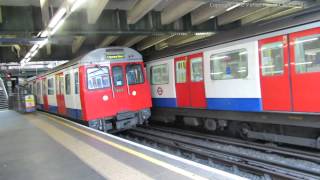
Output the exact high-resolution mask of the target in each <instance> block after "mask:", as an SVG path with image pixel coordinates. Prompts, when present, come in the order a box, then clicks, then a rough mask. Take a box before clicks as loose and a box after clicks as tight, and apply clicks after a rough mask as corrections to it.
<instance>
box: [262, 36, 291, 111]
mask: <svg viewBox="0 0 320 180" xmlns="http://www.w3.org/2000/svg"><path fill="white" fill-rule="evenodd" d="M259 56H260V78H261V95H262V101H263V109H264V110H270V111H290V110H291V90H290V78H289V66H288V64H289V60H288V43H287V36H286V35H284V36H277V37H272V38H268V39H263V40H260V41H259Z"/></svg>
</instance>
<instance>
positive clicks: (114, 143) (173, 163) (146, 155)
mask: <svg viewBox="0 0 320 180" xmlns="http://www.w3.org/2000/svg"><path fill="white" fill-rule="evenodd" d="M37 114H39V115H40V116H41V117H42V118H43V117H45V118H48V119H49V120H51V121H53V122H54V123H57V124H59V125H62V126H64V127H66V128H68V129H72V130H74V131H75V132H77V133H80V134H82V135H85V136H87V137H90V138H92V139H94V140H97V141H99V142H101V143H103V144H106V145H108V146H111V147H112V148H115V149H118V150H120V151H123V152H125V153H127V154H129V155H132V156H135V157H138V158H139V159H142V160H143V161H147V162H149V163H152V164H154V165H157V166H159V167H161V168H164V169H167V170H169V171H172V172H174V173H176V174H180V175H182V176H184V177H185V178H189V179H245V178H242V177H240V176H237V175H233V174H230V173H227V172H224V171H222V170H218V169H215V168H211V167H209V166H205V165H202V164H199V163H196V162H193V161H190V160H187V159H183V158H181V157H177V156H174V155H171V154H168V153H165V152H162V151H159V150H156V149H153V148H150V147H147V146H144V145H141V144H138V143H135V142H131V141H128V140H126V139H123V138H120V137H117V136H114V135H112V134H107V133H103V132H101V131H98V130H95V129H91V128H88V127H86V126H83V125H81V124H78V123H74V122H71V121H69V120H67V119H65V118H62V117H58V116H55V115H50V114H47V113H42V112H41V113H37ZM30 117H31V116H30ZM37 117H39V116H37Z"/></svg>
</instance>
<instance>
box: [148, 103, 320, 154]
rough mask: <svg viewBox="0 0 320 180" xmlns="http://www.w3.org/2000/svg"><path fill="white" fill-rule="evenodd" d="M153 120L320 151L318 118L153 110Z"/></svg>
mask: <svg viewBox="0 0 320 180" xmlns="http://www.w3.org/2000/svg"><path fill="white" fill-rule="evenodd" d="M164 114H165V116H164ZM152 120H153V121H160V122H165V123H183V125H186V126H189V127H197V128H200V129H204V130H206V131H209V132H213V133H221V134H228V135H230V136H234V137H241V138H244V139H248V140H262V141H266V142H274V143H280V144H290V145H297V146H303V147H309V148H310V147H311V148H315V149H320V120H319V114H303V113H283V112H236V111H216V110H205V109H190V108H179V109H177V108H153V109H152Z"/></svg>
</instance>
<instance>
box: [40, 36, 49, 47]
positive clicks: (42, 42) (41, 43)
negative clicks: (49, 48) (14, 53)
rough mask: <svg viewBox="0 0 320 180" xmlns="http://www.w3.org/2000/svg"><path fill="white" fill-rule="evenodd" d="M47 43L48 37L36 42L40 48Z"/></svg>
mask: <svg viewBox="0 0 320 180" xmlns="http://www.w3.org/2000/svg"><path fill="white" fill-rule="evenodd" d="M47 43H48V38H46V39H45V40H43V41H40V42H39V43H38V45H39V49H41V48H42V47H43V46H44V45H46V44H47Z"/></svg>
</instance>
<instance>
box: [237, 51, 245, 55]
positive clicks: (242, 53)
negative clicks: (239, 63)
mask: <svg viewBox="0 0 320 180" xmlns="http://www.w3.org/2000/svg"><path fill="white" fill-rule="evenodd" d="M245 54H247V51H243V52H240V53H239V55H245Z"/></svg>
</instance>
